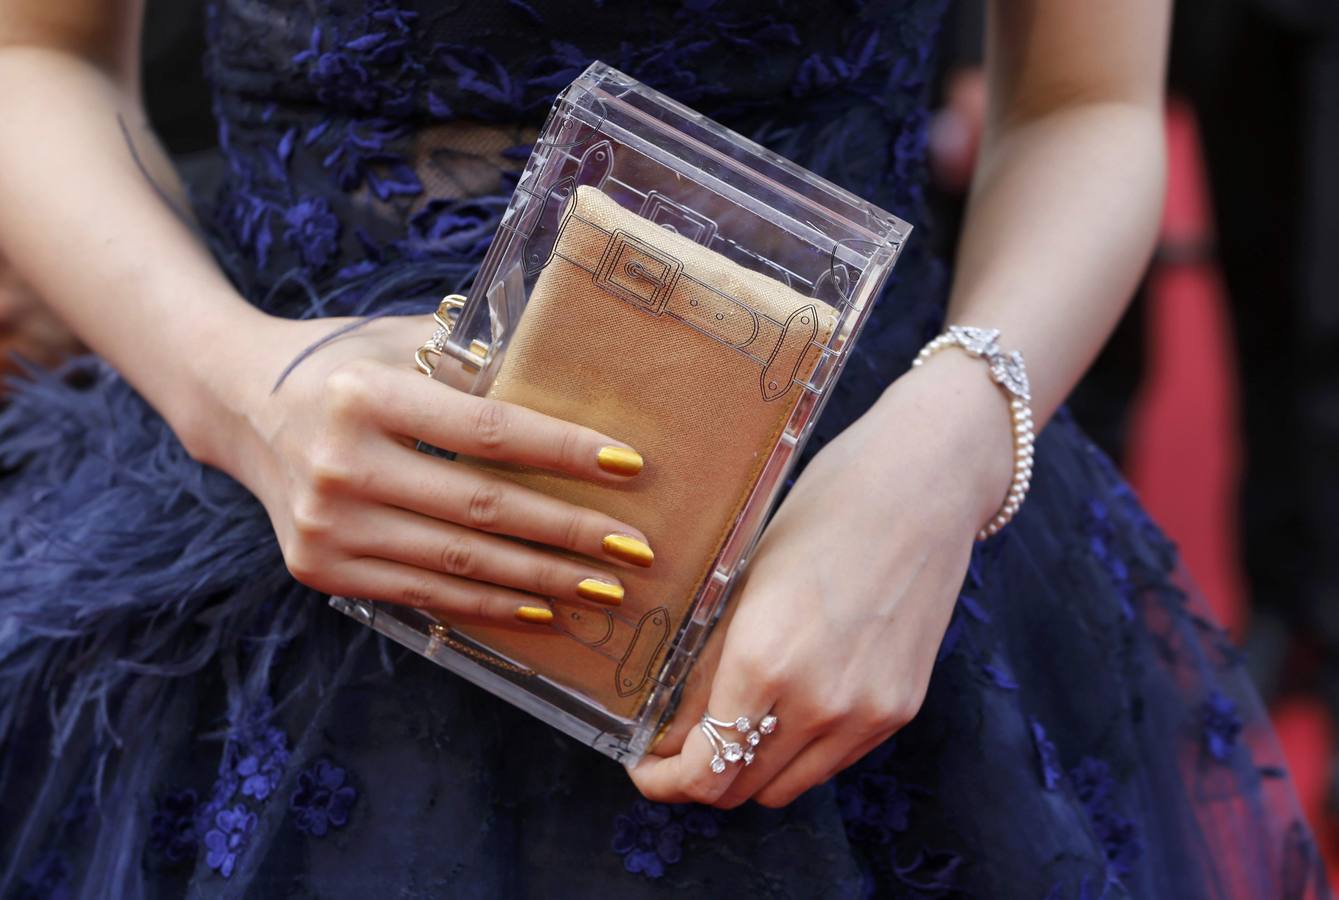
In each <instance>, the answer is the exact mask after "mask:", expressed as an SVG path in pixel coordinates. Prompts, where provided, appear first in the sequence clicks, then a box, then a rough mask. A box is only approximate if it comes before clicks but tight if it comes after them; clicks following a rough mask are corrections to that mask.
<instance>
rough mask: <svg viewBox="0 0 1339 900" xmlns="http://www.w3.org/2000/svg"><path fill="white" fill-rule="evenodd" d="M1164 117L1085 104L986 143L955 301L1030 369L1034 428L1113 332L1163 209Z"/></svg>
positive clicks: (961, 313)
mask: <svg viewBox="0 0 1339 900" xmlns="http://www.w3.org/2000/svg"><path fill="white" fill-rule="evenodd" d="M1163 156H1164V151H1163V137H1162V120H1161V113H1160V109H1159V108H1157V107H1154V106H1146V105H1136V104H1132V103H1117V102H1091V103H1078V104H1074V105H1072V106H1065V107H1061V108H1059V109H1056V110H1055V111H1052V112H1048V113H1046V114H1043V115H1040V116H1037V117H1035V118H1031V119H1027V120H1024V121H1021V122H1019V123H1016V124H1013V125H1009V126H1006V127H1003V128H1001V129H999V130H998V132H997V133H996V134H995V135H993V136H990V137H988V138H987V140H986V143H985V145H984V146H983V150H982V157H981V161H980V164H979V167H978V169H977V177H976V180H975V182H974V185H973V190H972V196H971V200H970V203H969V207H968V215H967V218H966V222H965V226H964V229H963V233H962V238H961V244H960V252H959V256H958V270H957V277H956V280H955V282H954V285H953V291H952V295H951V298H950V301H949V308H948V321H949V322H950V323H952V324H963V325H976V326H981V327H988V328H998V329H1000V331H1001V334H1002V338H1001V345H1002V347H1003V348H1004V349H1005V350H1013V349H1017V350H1021V351H1022V353H1023V356H1024V357H1025V358H1026V360H1027V366H1028V372H1029V375H1030V379H1031V386H1032V395H1033V399H1032V405H1033V411H1034V414H1035V416H1036V419H1037V421H1038V423H1039V424H1040V423H1042V422H1044V421H1045V420H1046V419H1048V418H1049V417H1050V415H1051V414H1052V413H1053V412H1054V411H1055V408H1056V407H1057V406H1059V405H1060V403H1062V402H1063V401H1064V398H1065V397H1066V395H1068V393H1069V391H1070V390H1071V389H1072V388H1073V386H1074V385H1075V383H1076V382H1077V381H1078V379H1079V378H1080V377H1081V376H1082V374H1083V372H1084V370H1085V369H1087V367H1088V366H1089V364H1091V362H1092V360H1093V358H1094V357H1095V356H1096V354H1097V352H1098V350H1099V349H1100V348H1101V346H1102V344H1103V343H1104V342H1105V341H1106V339H1107V337H1108V336H1109V335H1110V333H1111V330H1112V329H1113V328H1114V327H1115V325H1116V322H1117V321H1118V320H1119V318H1120V316H1121V313H1122V311H1123V310H1124V309H1125V306H1126V304H1127V302H1128V300H1129V298H1130V296H1131V295H1132V293H1133V291H1134V288H1135V286H1136V285H1137V283H1138V281H1139V278H1140V276H1141V274H1142V272H1143V270H1144V266H1145V265H1146V263H1147V261H1148V257H1149V254H1150V252H1151V250H1152V247H1153V244H1154V241H1155V238H1156V236H1157V228H1158V218H1159V215H1160V212H1161V209H1162V195H1163V168H1164V160H1163Z"/></svg>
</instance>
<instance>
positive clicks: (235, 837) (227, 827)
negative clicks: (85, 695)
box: [204, 803, 256, 878]
mask: <svg viewBox="0 0 1339 900" xmlns="http://www.w3.org/2000/svg"><path fill="white" fill-rule="evenodd" d="M212 825H213V827H212V828H210V829H209V830H208V831H206V832H205V840H204V844H205V864H206V865H208V866H209V868H211V869H214V870H215V871H217V872H218V873H219V874H220V875H222V876H223V877H224V878H228V877H230V876H231V875H232V872H233V869H234V868H235V867H236V866H237V857H238V856H240V855H241V853H242V851H243V850H245V849H246V845H247V843H248V841H249V840H250V838H251V832H252V830H254V829H255V827H256V814H255V813H253V812H251V811H250V810H248V809H247V808H246V807H245V806H243V805H242V804H240V803H238V804H237V805H235V806H232V807H229V808H227V809H220V810H219V811H218V812H216V813H215V814H214V819H213V823H212Z"/></svg>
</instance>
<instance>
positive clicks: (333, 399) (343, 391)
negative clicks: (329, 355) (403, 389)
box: [325, 359, 376, 416]
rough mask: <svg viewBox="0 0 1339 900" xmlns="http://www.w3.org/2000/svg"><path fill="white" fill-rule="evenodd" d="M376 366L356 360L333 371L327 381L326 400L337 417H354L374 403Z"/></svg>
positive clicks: (365, 361)
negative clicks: (374, 372)
mask: <svg viewBox="0 0 1339 900" xmlns="http://www.w3.org/2000/svg"><path fill="white" fill-rule="evenodd" d="M375 368H376V367H375V365H374V364H373V363H372V362H371V361H369V360H362V359H355V360H352V361H351V362H347V363H343V364H341V365H339V366H336V367H335V368H334V369H333V370H331V372H330V374H329V375H327V376H326V379H325V398H326V403H327V404H328V405H329V408H330V411H331V412H332V413H334V414H335V415H337V416H338V415H354V414H358V413H361V412H363V411H364V410H367V409H368V408H370V406H371V404H372V403H373V402H374V397H373V395H374V391H373V388H372V381H373V378H374V375H373V370H374V369H375Z"/></svg>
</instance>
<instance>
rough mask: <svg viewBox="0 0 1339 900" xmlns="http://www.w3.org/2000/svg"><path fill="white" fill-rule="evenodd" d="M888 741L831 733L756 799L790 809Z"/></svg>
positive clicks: (797, 757) (762, 789) (761, 789)
mask: <svg viewBox="0 0 1339 900" xmlns="http://www.w3.org/2000/svg"><path fill="white" fill-rule="evenodd" d="M887 739H888V736H887V735H879V736H877V737H874V738H866V739H864V740H863V741H860V740H859V739H857V738H856V737H855V736H853V735H851V734H850V733H846V732H833V733H830V734H828V735H826V736H824V737H822V738H820V739H819V740H816V741H814V742H812V743H811V744H809V746H807V747H805V748H804V750H803V751H801V752H800V753H798V754H796V755H795V757H794V758H793V759H791V760H790V761H789V762H788V763H787V764H786V766H785V768H784V769H782V770H781V771H779V772H777V773H776V774H775V775H774V776H773V777H772V779H771V780H770V781H768V782H767V783H766V784H764V785H762V786H761V787H759V788H758V790H757V791H755V792H754V794H753V799H754V800H755V801H756V802H758V803H760V804H762V805H763V806H772V807H779V806H786V805H788V804H790V803H792V802H794V800H795V798H797V797H799V796H800V795H801V794H803V793H804V792H805V791H807V790H809V789H810V788H812V787H814V786H815V785H819V784H822V783H824V782H825V781H827V780H828V779H830V778H832V777H833V776H834V775H836V774H837V773H838V772H840V771H841V770H842V769H844V768H845V767H846V765H850V764H851V763H854V762H855V761H856V760H857V759H859V758H860V757H861V756H864V755H865V754H866V753H868V752H869V751H871V750H873V749H874V748H875V747H877V746H879V744H881V743H883V742H884V741H885V740H887ZM853 742H856V743H857V745H858V747H859V748H860V751H861V752H860V753H859V754H858V755H857V754H855V753H852V752H851V745H852V743H853ZM848 759H849V760H850V762H846V764H845V765H843V764H842V763H843V762H845V761H846V760H848Z"/></svg>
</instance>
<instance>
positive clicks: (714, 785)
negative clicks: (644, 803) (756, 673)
mask: <svg viewBox="0 0 1339 900" xmlns="http://www.w3.org/2000/svg"><path fill="white" fill-rule="evenodd" d="M705 711H706V713H707V714H709V715H711V716H712V717H713V718H714V719H717V720H718V721H721V722H725V723H727V724H726V725H719V724H716V725H713V726H712V728H713V729H714V731H715V734H716V738H715V740H714V741H713V740H712V739H710V738H709V737H708V736H707V734H706V732H705V731H704V729H703V728H702V727H701V724H700V721H701V716H699V717H698V721H696V722H694V723H693V725H694V726H695V727H694V728H693V730H692V731H691V732H689V734H688V736H687V737H686V738H685V739H684V744H683V749H682V750H681V751H680V753H679V755H678V756H677V757H673V758H674V759H677V760H679V761H680V762H679V763H678V764H677V766H676V767H675V768H673V769H672V770H670V771H669V773H668V775H667V776H666V777H672V778H676V779H677V781H676V782H674V783H673V786H672V789H673V790H675V791H677V792H678V794H679V795H681V796H682V797H683V798H684V799H686V800H690V801H693V802H695V803H704V804H708V805H714V804H717V803H719V802H720V800H721V798H722V797H723V796H725V794H726V793H727V792H728V791H731V790H733V788H734V785H736V784H738V783H739V782H740V781H741V780H748V779H750V778H751V777H752V773H751V772H750V770H751V769H752V768H753V767H755V766H758V765H759V761H760V759H761V755H760V754H759V753H758V750H759V749H760V747H761V743H762V736H761V735H759V737H758V738H757V740H758V741H759V746H758V747H755V746H753V745H752V744H750V742H749V735H750V734H752V733H755V732H757V730H758V726H759V722H760V721H761V720H762V718H763V716H764V715H766V714H769V713H770V714H773V715H775V712H774V710H773V695H772V694H771V693H770V689H769V688H767V687H766V686H765V685H764V684H762V683H760V682H759V681H757V680H754V679H751V678H749V677H747V676H746V675H745V673H744V672H742V671H741V670H740V667H739V666H738V665H737V664H735V663H734V660H733V658H732V657H731V655H730V646H729V641H728V640H727V642H726V647H725V648H724V651H723V656H722V662H721V666H720V668H718V669H717V670H716V675H715V677H714V678H713V679H712V685H711V695H710V699H709V700H708V701H707V704H706V710H705ZM741 717H742V718H745V719H747V720H748V728H746V729H745V730H742V731H741V730H739V729H737V728H735V727H733V725H732V724H731V723H736V722H737V720H738V719H740V718H741ZM739 724H743V723H739ZM771 737H772V736H769V737H768V739H769V740H770V739H771ZM746 756H747V757H750V758H752V759H753V761H752V762H751V763H747V762H746V761H745V757H746ZM787 758H789V756H788V755H787Z"/></svg>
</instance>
